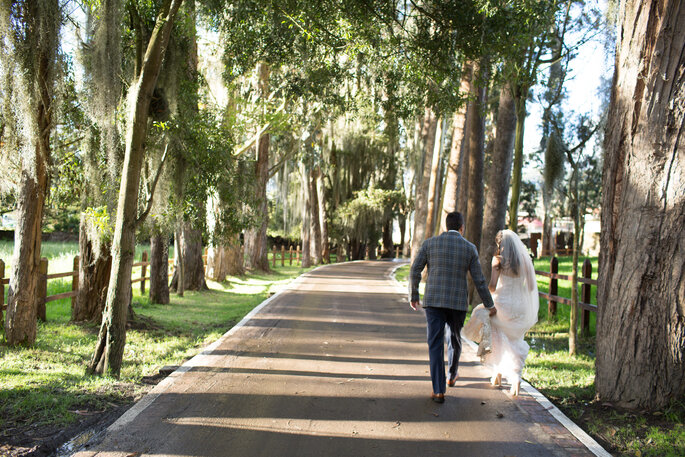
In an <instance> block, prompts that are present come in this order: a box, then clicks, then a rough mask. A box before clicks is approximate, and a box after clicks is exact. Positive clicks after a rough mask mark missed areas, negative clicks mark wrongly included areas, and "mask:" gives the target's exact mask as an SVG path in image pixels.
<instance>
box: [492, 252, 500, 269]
mask: <svg viewBox="0 0 685 457" xmlns="http://www.w3.org/2000/svg"><path fill="white" fill-rule="evenodd" d="M501 267H502V256H499V255H496V256H493V257H492V268H494V269H497V270H499V269H500V268H501Z"/></svg>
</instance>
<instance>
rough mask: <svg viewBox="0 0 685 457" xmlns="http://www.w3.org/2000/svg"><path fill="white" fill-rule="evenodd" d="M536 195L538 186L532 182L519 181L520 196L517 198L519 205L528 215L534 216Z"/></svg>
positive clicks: (536, 202)
mask: <svg viewBox="0 0 685 457" xmlns="http://www.w3.org/2000/svg"><path fill="white" fill-rule="evenodd" d="M538 195H539V192H538V188H537V186H536V185H535V183H534V182H531V181H523V182H521V197H520V200H519V207H520V208H521V210H522V211H524V212H525V213H526V215H527V216H528V217H536V211H537V206H538Z"/></svg>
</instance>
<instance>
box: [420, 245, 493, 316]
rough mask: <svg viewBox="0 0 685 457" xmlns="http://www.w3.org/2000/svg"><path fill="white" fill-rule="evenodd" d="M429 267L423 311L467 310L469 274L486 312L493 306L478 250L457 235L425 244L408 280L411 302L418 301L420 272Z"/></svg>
mask: <svg viewBox="0 0 685 457" xmlns="http://www.w3.org/2000/svg"><path fill="white" fill-rule="evenodd" d="M425 266H428V281H427V282H426V292H425V294H424V296H423V307H424V308H426V307H433V308H451V309H456V310H460V311H467V310H468V288H467V283H466V272H467V271H469V272H471V279H473V283H474V285H475V286H476V290H478V294H479V295H480V298H481V299H482V300H483V305H485V307H486V308H492V307H493V306H494V304H493V302H492V297H491V296H490V291H489V290H488V285H487V283H486V281H485V277H484V276H483V270H481V268H480V261H479V260H478V251H477V250H476V247H475V246H474V245H473V244H472V243H470V242H468V241H467V240H466V239H465V238H464V237H463V236H461V234H460V233H459V232H457V231H448V232H444V233H443V234H442V235H439V236H435V237H433V238H429V239H427V240H426V241H424V243H423V245H421V249H419V253H418V254H417V255H416V259H414V263H413V264H412V266H411V273H410V276H409V287H410V291H411V293H410V297H411V301H419V282H421V272H422V271H423V268H424V267H425Z"/></svg>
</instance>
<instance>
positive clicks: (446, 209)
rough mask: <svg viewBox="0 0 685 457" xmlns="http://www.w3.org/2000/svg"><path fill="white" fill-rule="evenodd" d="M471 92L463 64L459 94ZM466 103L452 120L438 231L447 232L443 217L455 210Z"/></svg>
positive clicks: (461, 162) (467, 72)
mask: <svg viewBox="0 0 685 457" xmlns="http://www.w3.org/2000/svg"><path fill="white" fill-rule="evenodd" d="M470 92H471V65H470V64H469V63H468V62H467V63H465V64H464V68H463V70H462V75H461V84H460V87H459V93H460V94H461V96H462V97H466V96H467V94H469V93H470ZM467 107H468V103H467V102H466V101H463V102H462V103H461V105H460V106H459V108H457V110H456V111H455V112H454V118H453V119H452V142H451V145H450V155H449V159H448V162H447V173H446V176H445V196H444V198H443V203H442V213H441V215H440V230H441V231H442V232H444V231H446V230H447V226H446V225H445V217H446V216H447V214H448V213H451V212H454V211H456V210H457V196H458V195H459V194H458V189H459V177H460V175H461V170H462V164H463V161H464V153H463V150H464V148H463V146H462V145H463V144H464V139H465V138H466V129H465V125H466V110H467Z"/></svg>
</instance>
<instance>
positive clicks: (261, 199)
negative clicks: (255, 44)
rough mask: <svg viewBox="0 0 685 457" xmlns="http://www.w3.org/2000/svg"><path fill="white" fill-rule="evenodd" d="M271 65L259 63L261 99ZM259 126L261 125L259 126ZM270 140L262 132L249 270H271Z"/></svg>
mask: <svg viewBox="0 0 685 457" xmlns="http://www.w3.org/2000/svg"><path fill="white" fill-rule="evenodd" d="M269 72H270V70H269V65H267V64H265V63H259V64H257V74H258V75H259V80H258V87H257V90H258V92H259V96H260V99H262V100H266V98H267V97H268V95H269ZM258 128H259V127H258ZM269 142H270V135H269V134H268V133H265V134H262V135H261V136H260V137H259V139H258V140H257V163H256V166H255V197H256V200H257V202H258V203H257V205H258V206H257V214H259V216H260V225H259V226H257V227H255V228H251V229H248V230H246V231H245V267H246V268H247V269H248V270H259V271H269V257H268V246H267V239H266V229H267V226H268V224H269V209H268V202H267V197H266V184H267V182H268V181H269Z"/></svg>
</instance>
